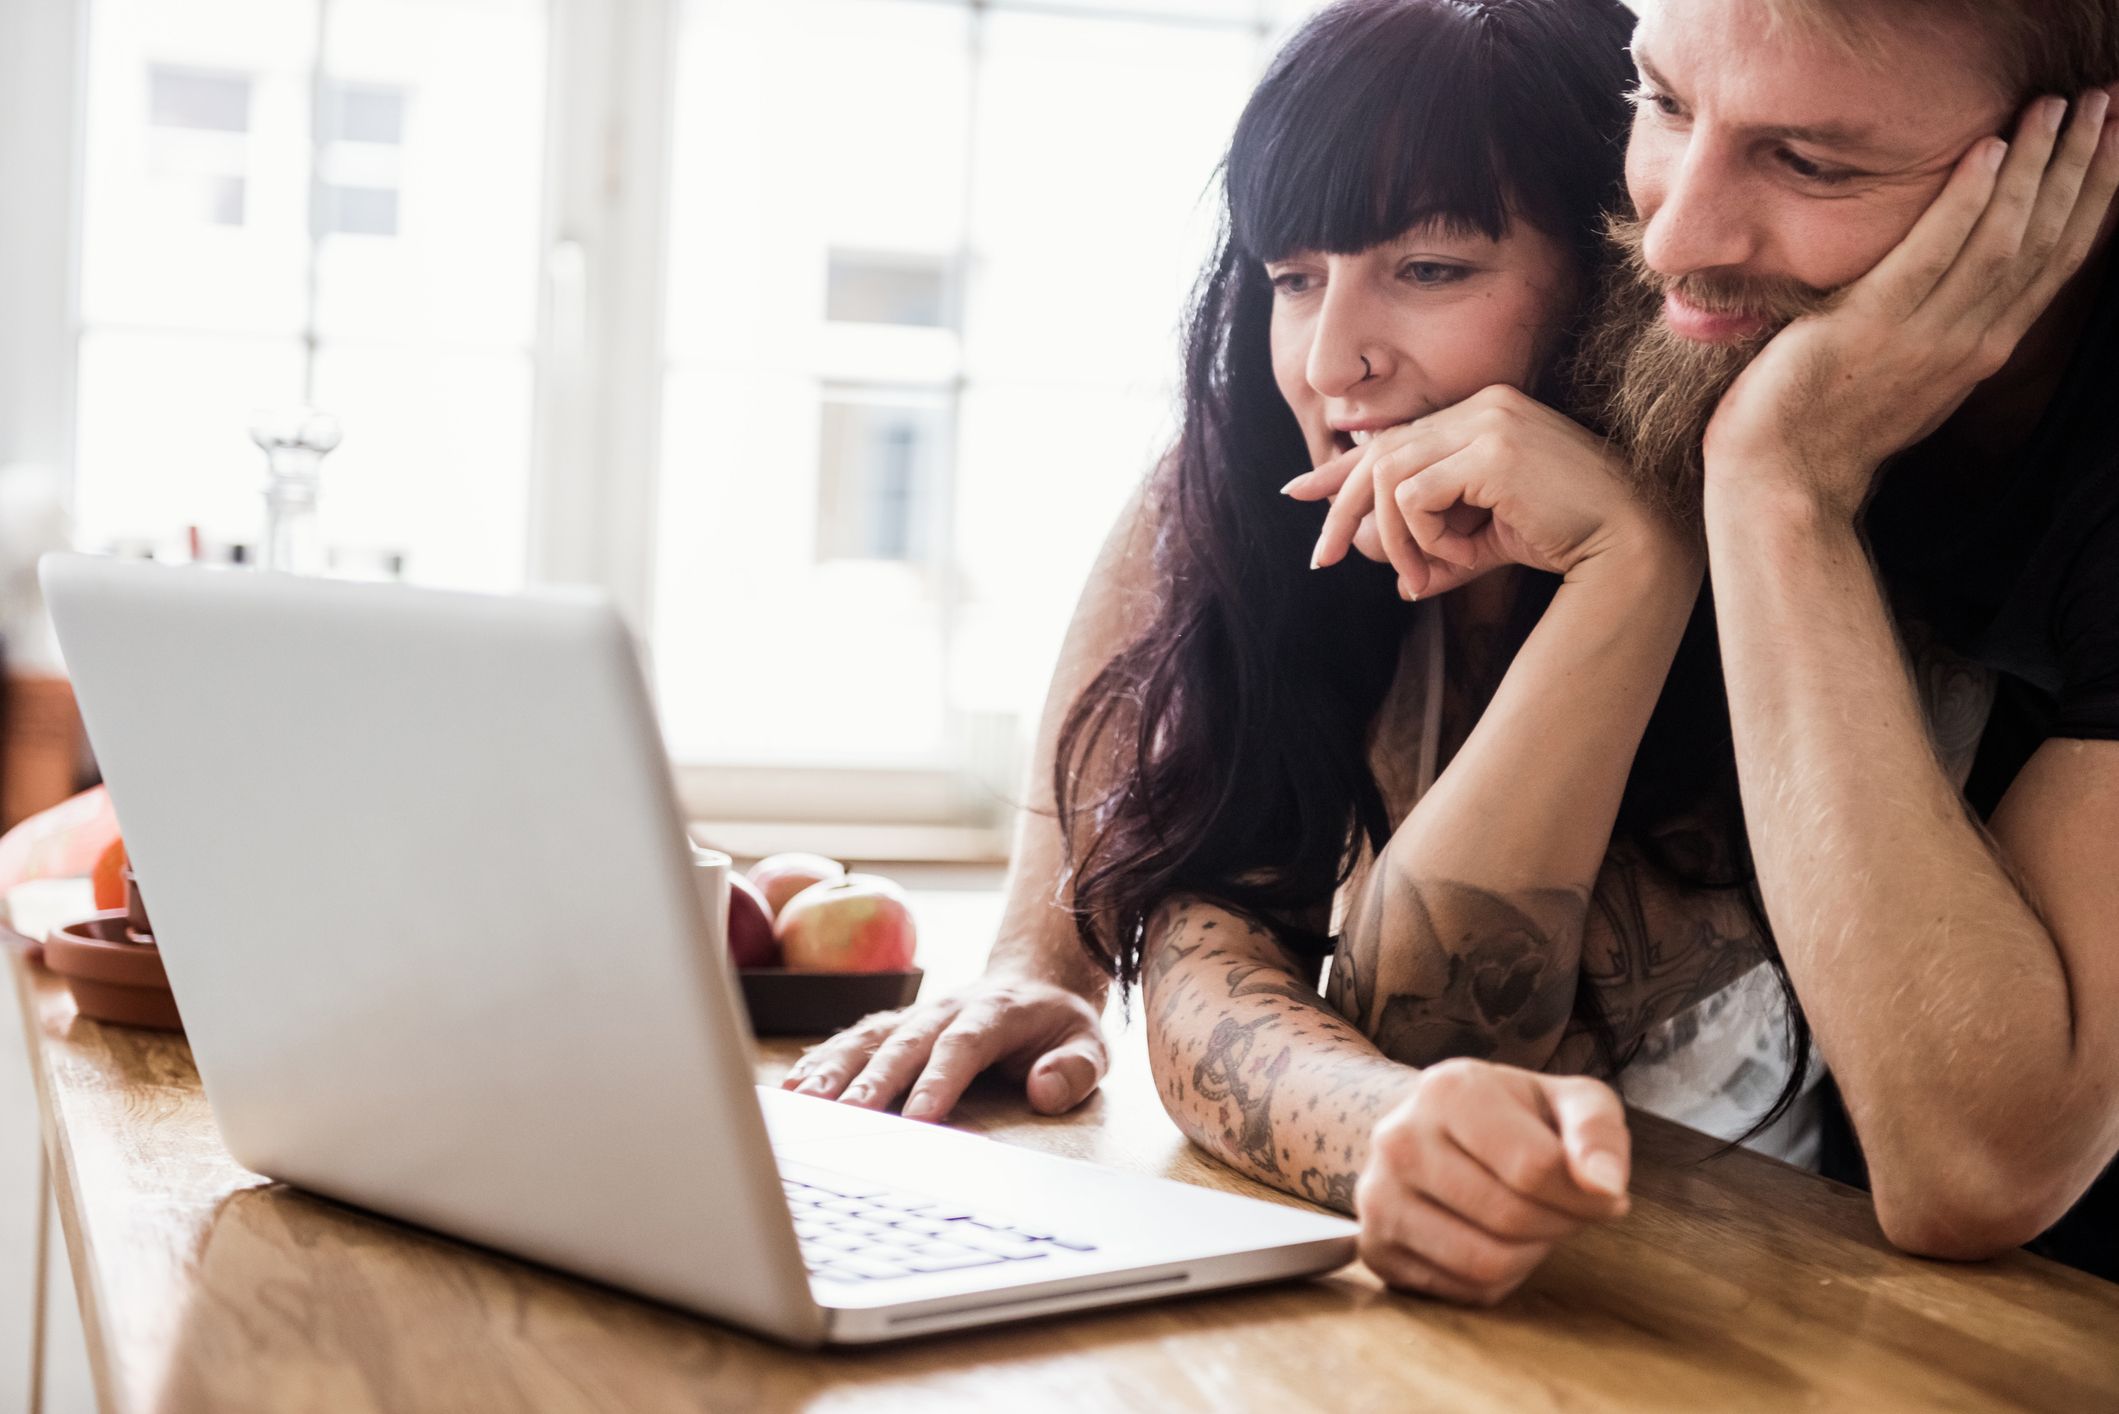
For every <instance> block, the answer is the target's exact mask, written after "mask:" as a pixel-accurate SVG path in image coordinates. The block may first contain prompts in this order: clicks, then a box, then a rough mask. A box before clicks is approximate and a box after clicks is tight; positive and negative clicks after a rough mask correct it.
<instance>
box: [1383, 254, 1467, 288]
mask: <svg viewBox="0 0 2119 1414" xmlns="http://www.w3.org/2000/svg"><path fill="white" fill-rule="evenodd" d="M1398 273H1399V274H1401V275H1402V276H1404V277H1405V278H1406V279H1408V280H1411V281H1412V282H1413V283H1414V284H1416V285H1454V284H1455V283H1457V281H1459V280H1461V279H1463V278H1464V277H1465V276H1466V275H1469V274H1470V273H1471V272H1470V271H1469V270H1466V269H1465V268H1464V267H1463V266H1461V265H1445V264H1443V263H1442V262H1441V261H1439V260H1408V261H1407V262H1406V263H1405V265H1404V266H1403V267H1401V269H1400V270H1399V272H1398Z"/></svg>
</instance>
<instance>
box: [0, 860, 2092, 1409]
mask: <svg viewBox="0 0 2119 1414" xmlns="http://www.w3.org/2000/svg"><path fill="white" fill-rule="evenodd" d="M960 902H961V901H960ZM984 906H985V905H984V904H978V905H976V908H983V907H984ZM974 911H975V910H974ZM924 917H925V915H924V914H923V918H924ZM959 931H961V932H962V942H963V948H962V950H961V951H962V956H961V957H960V958H959V959H958V965H957V966H956V967H954V968H953V969H951V971H952V972H953V973H955V974H957V975H961V973H962V972H963V971H965V970H968V968H969V966H971V965H974V964H975V961H976V957H977V955H978V953H980V952H982V951H983V947H984V942H983V937H980V936H979V935H977V934H976V933H975V932H974V931H970V930H959ZM931 933H932V929H931V928H930V934H931ZM984 936H990V933H988V934H985V935H984ZM974 944H975V946H974ZM930 965H931V964H930ZM13 966H14V968H15V972H16V982H17V986H18V991H19V993H20V995H21V998H22V1004H23V1007H24V1010H25V1012H26V1017H25V1020H26V1022H27V1028H26V1029H27V1031H28V1033H29V1036H30V1038H31V1039H30V1049H31V1052H32V1063H33V1065H34V1067H35V1070H36V1076H37V1085H38V1091H39V1096H40V1100H41V1104H42V1110H43V1121H44V1137H45V1145H46V1153H47V1158H48V1162H49V1164H50V1168H51V1174H52V1182H53V1185H54V1187H55V1190H56V1192H57V1195H58V1199H59V1210H60V1216H61V1225H62V1226H63V1228H64V1230H65V1235H66V1247H67V1252H68V1255H69V1256H70V1258H71V1260H72V1263H73V1270H74V1273H75V1282H76V1287H77V1289H78V1291H79V1294H80V1302H81V1308H82V1316H83V1320H84V1323H85V1326H86V1330H87V1335H88V1345H89V1350H90V1355H91V1360H92V1363H93V1365H94V1370H95V1378H96V1382H97V1390H98V1394H99V1396H100V1398H101V1401H102V1404H103V1406H104V1408H105V1409H106V1410H111V1411H121V1410H122V1411H149V1410H156V1411H163V1410H168V1411H174V1410H212V1411H244V1410H258V1411H273V1414H294V1411H302V1410H330V1411H341V1410H345V1411H357V1410H377V1411H390V1414H404V1412H405V1411H416V1410H478V1411H485V1410H506V1409H517V1408H529V1409H540V1410H566V1411H575V1410H581V1411H588V1410H596V1411H624V1414H650V1411H659V1410H704V1409H713V1410H777V1409H798V1408H799V1409H813V1410H844V1409H859V1410H869V1409H881V1410H907V1411H918V1412H919V1414H932V1411H945V1410H955V1409H964V1410H978V1411H982V1414H1016V1411H1021V1410H1032V1409H1079V1410H1084V1411H1098V1414H1102V1411H1110V1410H1134V1409H1138V1410H1155V1411H1164V1410H1186V1409H1203V1410H1206V1409H1211V1410H1217V1411H1219V1410H1249V1409H1256V1410H1267V1411H1288V1410H1308V1409H1332V1410H1371V1409H1373V1410H1392V1411H1399V1410H1413V1409H1446V1410H1466V1409H1494V1410H1510V1411H1515V1410H1546V1409H1570V1410H1594V1409H1610V1410H1628V1411H1632V1410H1645V1409H1684V1410H1717V1411H1725V1410H1747V1409H1760V1410H1767V1409H1771V1410H1782V1409H1791V1408H1816V1409H1850V1410H1862V1411H1870V1410H1882V1409H1972V1408H1978V1409H1985V1408H1994V1407H2023V1408H2038V1409H2053V1410H2067V1411H2088V1410H2099V1409H2119V1286H2114V1285H2112V1284H2109V1283H2105V1282H2102V1281H2098V1280H2096V1279H2094V1278H2091V1277H2087V1276H2084V1275H2082V1274H2081V1273H2078V1272H2073V1271H2069V1270H2066V1269H2064V1268H2061V1267H2057V1266H2054V1265H2052V1264H2050V1263H2048V1262H2044V1261H2042V1260H2040V1259H2038V1258H2034V1257H2030V1256H2025V1255H2021V1254H2018V1255H2014V1256H2011V1257H2009V1258H2007V1259H2005V1260H2002V1261H1998V1262H1992V1263H1987V1264H1983V1265H1977V1266H1951V1265H1945V1264H1940V1263H1931V1262H1922V1261H1916V1260H1913V1259H1910V1258H1907V1257H1904V1256H1901V1255H1899V1254H1897V1253H1895V1252H1893V1251H1892V1250H1890V1249H1889V1248H1888V1247H1887V1246H1886V1245H1885V1244H1884V1242H1883V1240H1882V1238H1881V1237H1880V1236H1879V1234H1878V1232H1877V1229H1876V1225H1875V1222H1874V1219H1873V1218H1872V1217H1871V1215H1870V1210H1869V1206H1868V1203H1867V1200H1866V1198H1865V1197H1864V1196H1863V1195H1862V1194H1860V1193H1858V1192H1855V1191H1854V1190H1851V1189H1847V1188H1842V1187H1839V1186H1837V1185H1835V1184H1831V1183H1827V1182H1825V1181H1824V1180H1822V1179H1819V1178H1816V1177H1814V1176H1812V1175H1809V1174H1806V1173H1802V1172H1799V1171H1797V1170H1795V1169H1792V1168H1788V1167H1786V1166H1785V1165H1782V1164H1778V1163H1775V1162H1773V1161H1771V1160H1768V1159H1763V1158H1759V1157H1756V1156H1753V1155H1750V1154H1743V1153H1739V1154H1733V1155H1728V1156H1724V1157H1721V1158H1717V1159H1713V1160H1711V1161H1707V1162H1702V1160H1704V1159H1706V1158H1707V1156H1708V1155H1709V1154H1710V1153H1711V1152H1712V1151H1713V1149H1714V1148H1715V1146H1714V1145H1713V1144H1712V1143H1711V1142H1710V1141H1708V1140H1706V1139H1704V1138H1702V1137H1701V1136H1699V1135H1697V1134H1694V1133H1692V1132H1690V1131H1688V1130H1685V1129H1681V1128H1679V1127H1677V1126H1674V1125H1670V1124H1665V1123H1662V1122H1660V1121H1655V1120H1652V1119H1649V1118H1647V1117H1641V1118H1640V1120H1639V1122H1638V1124H1637V1128H1636V1141H1635V1142H1636V1154H1637V1160H1636V1174H1637V1184H1636V1202H1635V1205H1634V1208H1633V1212H1632V1214H1631V1215H1630V1216H1629V1217H1628V1218H1627V1219H1626V1220H1625V1221H1624V1222H1622V1223H1619V1224H1617V1225H1616V1226H1614V1227H1612V1228H1609V1229H1606V1230H1601V1231H1597V1232H1593V1233H1590V1234H1587V1235H1585V1236H1584V1237H1582V1238H1580V1239H1578V1240H1577V1241H1576V1242H1575V1243H1573V1244H1572V1245H1571V1246H1569V1247H1567V1248H1565V1249H1563V1250H1562V1251H1561V1252H1560V1253H1558V1254H1557V1255H1556V1256H1555V1257H1554V1258H1553V1259H1552V1261H1551V1262H1549V1263H1548V1264H1547V1265H1546V1266H1545V1267H1544V1268H1543V1269H1542V1270H1541V1271H1540V1272H1539V1273H1538V1274H1537V1275H1536V1276H1535V1277H1534V1278H1532V1280H1531V1281H1530V1283H1529V1284H1528V1285H1527V1286H1526V1287H1525V1288H1524V1289H1523V1290H1522V1291H1521V1292H1519V1293H1518V1294H1517V1295H1516V1296H1515V1297H1513V1298H1511V1299H1510V1300H1509V1301H1508V1302H1507V1303H1505V1304H1504V1305H1503V1306H1502V1307H1501V1308H1500V1309H1498V1310H1494V1311H1471V1310H1462V1309H1458V1308H1455V1307H1451V1306H1446V1305H1441V1304H1437V1303H1434V1302H1430V1301H1425V1300H1421V1299H1417V1298H1412V1297H1406V1296H1401V1295H1398V1294H1395V1293H1392V1292H1390V1291H1387V1290H1385V1289H1384V1288H1383V1287H1381V1286H1380V1284H1379V1283H1377V1282H1376V1280H1375V1279H1374V1278H1373V1277H1371V1276H1370V1275H1369V1274H1368V1272H1367V1271H1366V1270H1365V1269H1363V1268H1360V1267H1358V1266H1357V1267H1351V1268H1348V1269H1346V1270H1344V1271H1342V1272H1340V1273H1337V1274H1335V1275H1333V1276H1331V1277H1329V1278H1326V1279H1323V1280H1320V1281H1314V1282H1308V1283H1301V1284H1295V1285H1289V1286H1282V1287H1275V1288H1267V1289H1261V1290H1254V1291H1246V1292H1238V1293H1232V1294H1226V1295H1218V1296H1217V1295H1208V1296H1200V1297H1195V1298H1191V1299H1188V1300H1184V1301H1179V1302H1172V1303H1168V1304H1163V1305H1154V1306H1143V1307H1136V1308H1132V1309H1122V1310H1118V1311H1114V1312H1111V1313H1108V1314H1103V1315H1095V1316H1089V1317H1070V1318H1064V1319H1057V1320H1050V1321H1045V1322H1041V1323H1037V1324H1032V1325H1023V1326H1015V1327H1001V1328H996V1329H994V1330H991V1331H987V1332H983V1333H978V1334H972V1335H951V1336H944V1337H936V1338H933V1339H929V1340H926V1341H922V1342H917V1343H914V1344H910V1345H903V1346H896V1347H883V1348H872V1349H868V1350H864V1351H854V1352H847V1353H827V1354H822V1355H818V1354H800V1353H794V1352H789V1351H786V1350H782V1349H780V1348H778V1347H775V1346H773V1345H770V1344H768V1343H766V1342H764V1341H761V1340H758V1339H755V1338H753V1337H751V1336H748V1335H744V1334H741V1333H738V1332H736V1331H733V1330H729V1329H725V1328H722V1327H719V1326H716V1325H714V1324H712V1323H710V1322H707V1321H704V1320H700V1319H697V1318H695V1317H692V1316H689V1315H686V1314H683V1313H681V1312H677V1311H673V1310H670V1309H667V1308H664V1307H661V1306H657V1305H653V1304H650V1303H648V1302H645V1301H641V1300H638V1299H635V1298H633V1297H630V1296H627V1295H624V1294H623V1293H620V1292H615V1291H611V1290H608V1289H605V1288H602V1287H599V1286H595V1285H592V1284H590V1283H587V1282H584V1281H579V1280H576V1279H573V1278H571V1277H567V1276H563V1275H560V1274H557V1273H554V1272H550V1271H546V1270H543V1269H541V1268H537V1267H533V1266H529V1265H527V1264H524V1263H520V1262H516V1261H513V1260H510V1259H508V1258H506V1257H502V1256H498V1255H495V1254H492V1253H489V1252H485V1251H481V1250H477V1249H473V1248H469V1247H465V1246H461V1245H458V1244H456V1243H454V1242H451V1241H448V1240H446V1239H444V1238H440V1237H435V1236H430V1235H427V1234H425V1233H421V1232H418V1231H415V1230H413V1229H410V1228H406V1227H402V1226H399V1225H397V1224H395V1223H392V1222H389V1221H386V1220H383V1219H379V1218H374V1217H370V1216H367V1215H365V1214H363V1213H360V1212H358V1211H356V1210H353V1209H349V1208H345V1207H341V1206H338V1205H336V1204H333V1203H329V1202H325V1201H322V1200H319V1199H315V1198H311V1197H308V1196H306V1195H304V1194H301V1193H298V1192H295V1191H292V1190H290V1189H288V1188H285V1187H283V1186H282V1185H279V1184H275V1183H270V1182H267V1181H266V1180H264V1179H262V1178H260V1177H258V1176H257V1175H255V1174H252V1173H249V1172H247V1171H245V1170H243V1169H241V1168H238V1167H237V1166H236V1164H235V1163H234V1161H233V1160H231V1159H230V1158H229V1157H228V1155H227V1153H226V1151H225V1150H223V1148H222V1147H221V1142H220V1139H219V1136H218V1134H217V1133H216V1131H215V1128H214V1124H213V1117H212V1114H211V1113H210V1112H209V1110H208V1108H207V1105H206V1101H205V1098H204V1096H203V1095H202V1093H201V1091H200V1089H199V1083H198V1077H197V1074H196V1072H195V1071H194V1070H193V1068H192V1062H191V1052H190V1049H189V1048H188V1047H187V1046H186V1045H185V1044H184V1042H183V1041H182V1040H180V1039H178V1038H175V1037H171V1036H165V1035H158V1034H155V1033H151V1032H143V1031H131V1030H126V1029H123V1028H118V1027H106V1026H102V1025H99V1024H96V1023H94V1022H89V1021H84V1020H82V1019H80V1018H79V1017H77V1016H76V1015H75V1014H74V1009H73V1004H72V1001H71V999H70V998H69V997H68V995H67V993H66V991H65V989H64V987H63V986H62V985H60V983H59V982H58V981H57V979H56V978H54V977H53V976H52V975H51V974H49V973H48V972H45V971H44V970H42V969H41V968H36V967H31V966H29V965H27V964H25V963H24V962H23V961H22V960H21V959H20V958H19V957H16V958H15V959H14V961H13ZM1140 1030H1141V1027H1140V1024H1139V1022H1138V1021H1137V1020H1136V1021H1135V1023H1134V1025H1133V1027H1132V1029H1131V1031H1130V1032H1129V1033H1128V1034H1127V1035H1126V1036H1125V1037H1123V1038H1122V1039H1121V1041H1120V1043H1119V1046H1118V1060H1117V1064H1116V1067H1115V1069H1114V1072H1113V1075H1112V1077H1111V1079H1110V1081H1109V1083H1108V1084H1107V1085H1106V1087H1105V1089H1104V1090H1103V1091H1102V1092H1101V1094H1100V1095H1099V1096H1098V1097H1096V1098H1095V1099H1092V1100H1091V1101H1090V1103H1089V1104H1088V1105H1087V1106H1085V1107H1084V1108H1083V1109H1082V1110H1080V1111H1078V1112H1076V1113H1075V1114H1073V1115H1070V1116H1067V1117H1065V1118H1063V1119H1044V1118H1040V1117H1038V1116H1035V1115H1032V1114H1030V1113H1029V1112H1027V1110H1026V1109H1025V1108H1024V1107H1023V1105H1022V1104H1021V1103H1020V1101H1019V1099H1018V1098H1017V1095H1016V1093H1012V1092H1011V1091H1010V1089H1009V1088H1008V1087H1004V1086H994V1087H993V1088H990V1089H982V1090H979V1091H975V1092H974V1094H973V1096H972V1097H970V1098H969V1099H967V1101H966V1103H965V1104H964V1105H963V1106H962V1107H961V1109H960V1111H959V1115H958V1122H960V1123H962V1124H964V1125H966V1126H967V1127H969V1128H972V1129H975V1130H978V1131H981V1132H983V1133H986V1134H989V1135H991V1136H993V1137H995V1138H998V1139H1001V1140H1005V1141H1007V1142H1010V1143H1020V1144H1028V1145H1033V1146H1036V1147H1039V1148H1043V1149H1049V1150H1052V1151H1054V1152H1058V1153H1064V1154H1069V1155H1074V1156H1077V1157H1081V1158H1087V1159H1093V1160H1095V1161H1097V1162H1099V1163H1104V1164H1110V1165H1113V1166H1115V1167H1120V1168H1128V1169H1133V1170H1137V1171H1140V1172H1144V1173H1153V1174H1161V1175H1166V1176H1169V1177H1173V1178H1178V1179H1182V1180H1186V1181H1189V1182H1193V1183H1199V1184H1203V1185H1206V1186H1209V1187H1215V1188H1224V1189H1229V1190H1233V1191H1237V1192H1245V1193H1252V1194H1255V1195H1260V1196H1266V1197H1271V1198H1276V1199H1280V1201H1293V1200H1289V1199H1284V1198H1282V1197H1281V1195H1278V1194H1273V1193H1271V1192H1269V1191H1268V1190H1265V1189H1262V1188H1259V1187H1258V1186H1257V1185H1255V1184H1252V1183H1249V1182H1248V1181H1246V1180H1243V1179H1241V1178H1238V1177H1237V1176H1235V1175H1234V1174H1233V1173H1231V1172H1230V1171H1228V1170H1226V1169H1224V1168H1222V1167H1221V1166H1220V1165H1218V1164H1216V1163H1215V1162H1214V1161H1212V1160H1210V1159H1207V1158H1205V1157H1203V1156H1201V1155H1199V1154H1197V1153H1196V1152H1194V1151H1192V1150H1191V1149H1190V1148H1188V1146H1187V1145H1186V1144H1185V1142H1184V1141H1183V1139H1182V1138H1181V1137H1180V1136H1179V1135H1178V1133H1177V1131H1176V1130H1175V1128H1174V1127H1173V1126H1172V1125H1171V1124H1170V1122H1169V1121H1168V1119H1167V1118H1166V1117H1165V1116H1164V1115H1163V1113H1162V1111H1161V1108H1160V1106H1159V1104H1158V1102H1157V1101H1156V1098H1155V1096H1154V1093H1153V1089H1152V1086H1151V1084H1150V1082H1149V1078H1148V1075H1147V1073H1146V1056H1145V1052H1144V1050H1143V1048H1142V1045H1141V1038H1140ZM797 1050H798V1047H797V1046H796V1045H794V1044H792V1043H788V1042H780V1041H773V1042H768V1043H766V1044H764V1045H763V1046H761V1048H760V1051H761V1053H760V1056H759V1060H758V1075H759V1078H760V1079H761V1080H772V1079H776V1078H777V1077H778V1076H779V1075H780V1074H781V1073H782V1072H783V1071H784V1069H785V1068H786V1066H787V1064H788V1063H789V1062H790V1061H792V1059H793V1058H794V1056H795V1054H796V1052H797Z"/></svg>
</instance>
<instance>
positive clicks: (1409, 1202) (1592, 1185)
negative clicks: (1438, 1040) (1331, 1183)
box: [1354, 1060, 1633, 1306]
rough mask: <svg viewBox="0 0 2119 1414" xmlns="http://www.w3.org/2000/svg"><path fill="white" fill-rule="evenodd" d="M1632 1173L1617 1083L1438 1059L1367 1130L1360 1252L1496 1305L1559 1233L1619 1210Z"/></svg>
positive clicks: (1425, 1285)
mask: <svg viewBox="0 0 2119 1414" xmlns="http://www.w3.org/2000/svg"><path fill="white" fill-rule="evenodd" d="M1632 1171H1633V1148H1632V1139H1631V1136H1630V1135H1629V1134H1628V1133H1627V1129H1626V1112H1625V1110H1624V1108H1623V1107H1622V1106H1621V1105H1620V1103H1619V1097H1618V1096H1617V1094H1615V1093H1614V1092H1613V1091H1612V1089H1611V1087H1610V1086H1608V1085H1605V1084H1603V1083H1602V1082H1601V1081H1596V1080H1590V1079H1586V1078H1583V1077H1580V1076H1559V1075H1545V1074H1541V1073H1539V1072H1537V1071H1531V1070H1519V1069H1517V1068H1516V1067H1514V1066H1506V1065H1492V1064H1489V1063H1488V1062H1485V1061H1476V1060H1452V1061H1444V1062H1442V1063H1441V1064H1439V1065H1433V1066H1429V1067H1428V1068H1427V1069H1426V1070H1424V1071H1422V1072H1421V1075H1420V1085H1419V1088H1418V1089H1417V1090H1416V1091H1414V1093H1413V1094H1412V1096H1411V1097H1410V1098H1409V1099H1407V1100H1405V1101H1404V1102H1402V1103H1401V1104H1400V1105H1399V1106H1398V1107H1397V1108H1396V1109H1394V1110H1392V1111H1391V1112H1390V1113H1389V1114H1387V1115H1385V1116H1384V1117H1383V1118H1382V1119H1380V1120H1378V1121H1377V1122H1376V1128H1375V1130H1374V1131H1373V1133H1372V1134H1371V1135H1370V1138H1369V1152H1368V1163H1367V1165H1366V1166H1365V1167H1364V1168H1363V1169H1362V1172H1361V1178H1360V1181H1359V1182H1358V1183H1357V1184H1356V1185H1355V1188H1354V1209H1355V1212H1356V1213H1357V1214H1358V1215H1359V1217H1360V1219H1361V1240H1360V1252H1361V1260H1362V1261H1364V1262H1366V1263H1368V1265H1369V1269H1370V1270H1371V1271H1373V1272H1375V1273H1376V1275H1377V1276H1379V1277H1381V1278H1383V1280H1384V1281H1385V1282H1387V1283H1389V1284H1390V1285H1391V1286H1394V1287H1398V1288H1401V1289H1403V1290H1408V1291H1419V1292H1424V1293H1426V1294H1428V1295H1431V1296H1440V1297H1443V1298H1445V1299H1448V1300H1451V1301H1464V1302H1469V1303H1471V1304H1474V1305H1479V1306H1491V1305H1493V1304H1494V1303H1495V1302H1497V1301H1499V1300H1501V1299H1502V1298H1503V1297H1505V1296H1507V1295H1508V1294H1509V1293H1510V1292H1511V1291H1514V1290H1515V1289H1516V1288H1517V1287H1518V1286H1520V1285H1522V1284H1523V1282H1524V1280H1525V1279H1526V1278H1527V1277H1529V1276H1530V1274H1531V1273H1532V1272H1533V1271H1535V1270H1537V1267H1538V1264H1539V1263H1541V1262H1543V1261H1544V1260H1545V1259H1546V1257H1548V1256H1549V1255H1551V1253H1552V1249H1553V1248H1554V1247H1555V1246H1557V1245H1558V1244H1559V1243H1561V1242H1564V1241H1566V1240H1567V1239H1568V1238H1570V1237H1572V1236H1574V1235H1575V1234H1576V1233H1577V1232H1579V1231H1581V1230H1582V1229H1583V1228H1584V1227H1587V1226H1588V1225H1589V1224H1591V1223H1599V1222H1611V1221H1613V1220H1615V1219H1617V1218H1622V1217H1624V1216H1625V1215H1626V1212H1627V1209H1628V1207H1629V1206H1630V1203H1629V1200H1628V1198H1627V1196H1626V1187H1627V1183H1628V1182H1629V1180H1630V1178H1631V1175H1632Z"/></svg>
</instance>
